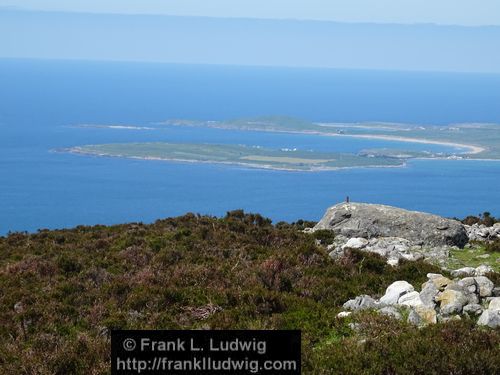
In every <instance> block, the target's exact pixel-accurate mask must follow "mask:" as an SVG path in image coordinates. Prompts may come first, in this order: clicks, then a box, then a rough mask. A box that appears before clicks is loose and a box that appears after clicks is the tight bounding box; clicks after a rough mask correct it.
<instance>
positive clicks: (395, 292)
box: [380, 281, 414, 305]
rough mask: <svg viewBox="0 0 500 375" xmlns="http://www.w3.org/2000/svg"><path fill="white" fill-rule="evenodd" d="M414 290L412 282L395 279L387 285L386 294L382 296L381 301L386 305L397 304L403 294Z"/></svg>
mask: <svg viewBox="0 0 500 375" xmlns="http://www.w3.org/2000/svg"><path fill="white" fill-rule="evenodd" d="M413 291H414V288H413V285H411V284H410V283H408V282H406V281H395V282H393V283H392V284H391V285H389V286H388V287H387V289H386V290H385V294H384V295H383V297H382V298H380V303H381V304H384V305H395V304H397V303H398V300H399V298H400V297H401V296H402V295H403V294H406V293H409V292H413Z"/></svg>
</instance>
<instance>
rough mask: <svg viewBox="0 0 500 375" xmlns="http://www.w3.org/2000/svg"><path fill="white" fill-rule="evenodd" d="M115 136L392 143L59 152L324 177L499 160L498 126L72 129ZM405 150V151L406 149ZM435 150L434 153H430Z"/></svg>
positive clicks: (257, 121) (271, 120) (238, 123)
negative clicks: (200, 134) (230, 133)
mask: <svg viewBox="0 0 500 375" xmlns="http://www.w3.org/2000/svg"><path fill="white" fill-rule="evenodd" d="M75 127H80V128H92V129H102V128H106V129H114V130H118V129H119V130H128V131H134V130H141V131H148V130H154V131H159V130H162V129H163V130H166V129H167V127H198V128H216V129H226V130H238V131H254V132H274V133H294V134H306V135H314V136H318V137H351V138H364V139H373V140H386V141H396V142H397V143H396V142H395V144H394V147H390V145H389V146H387V147H384V148H366V149H363V150H360V151H357V152H355V153H354V152H352V153H346V152H343V153H342V152H320V151H315V150H300V149H296V148H280V149H271V148H264V147H260V146H251V145H234V144H230V145H229V144H205V143H202V144H200V143H167V142H142V143H137V142H136V143H108V144H93V145H82V146H75V147H70V148H65V149H60V150H58V151H64V152H71V153H74V154H80V155H92V156H102V157H122V158H134V159H144V160H163V161H175V162H196V163H219V164H231V165H238V166H244V167H249V168H264V169H275V170H287V171H328V170H337V169H342V168H367V167H370V168H373V167H401V166H404V165H406V162H407V161H408V160H410V159H460V160H462V159H467V160H500V126H499V125H495V124H479V123H478V124H454V125H447V126H432V125H411V124H397V123H381V122H373V123H314V122H310V121H305V120H301V119H296V118H292V117H286V116H266V117H257V118H248V119H235V120H226V121H199V120H182V119H173V120H167V121H163V122H158V123H154V124H149V125H148V126H147V127H145V126H135V125H127V126H123V125H116V124H113V125H89V124H85V125H75ZM412 143H413V144H415V143H416V144H428V145H440V146H446V149H445V150H446V151H430V150H418V149H415V148H414V147H410V146H411V144H412ZM406 147H407V148H406ZM434 148H435V147H434Z"/></svg>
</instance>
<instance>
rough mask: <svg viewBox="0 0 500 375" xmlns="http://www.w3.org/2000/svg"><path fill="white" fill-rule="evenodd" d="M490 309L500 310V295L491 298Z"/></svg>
mask: <svg viewBox="0 0 500 375" xmlns="http://www.w3.org/2000/svg"><path fill="white" fill-rule="evenodd" d="M488 310H500V297H494V298H492V299H491V300H490V303H489V304H488Z"/></svg>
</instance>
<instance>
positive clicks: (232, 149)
mask: <svg viewBox="0 0 500 375" xmlns="http://www.w3.org/2000/svg"><path fill="white" fill-rule="evenodd" d="M65 151H69V152H72V153H76V154H83V155H94V156H107V157H122V158H133V159H145V160H169V161H177V162H197V163H221V164H233V165H240V166H245V167H252V168H265V169H277V170H289V171H319V170H335V169H340V168H351V167H391V166H392V167H396V166H401V165H403V164H404V160H400V159H398V158H388V157H365V156H361V155H355V154H345V153H326V152H314V151H299V150H294V149H291V150H289V149H279V150H274V149H269V148H263V147H251V146H244V145H216V144H189V143H188V144H180V143H164V142H149V143H115V144H101V145H86V146H78V147H72V148H70V149H66V150H65Z"/></svg>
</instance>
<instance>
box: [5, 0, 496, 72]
mask: <svg viewBox="0 0 500 375" xmlns="http://www.w3.org/2000/svg"><path fill="white" fill-rule="evenodd" d="M483 2H484V4H483ZM230 3H231V4H233V5H232V6H229V5H228V4H230ZM235 3H237V4H238V6H237V7H236V6H234V4H235ZM354 3H356V4H361V3H365V4H368V3H370V4H372V5H371V6H370V7H365V8H358V12H355V9H354V8H353V5H352V4H354ZM388 3H391V4H394V3H395V2H394V1H392V0H380V1H374V0H370V1H368V0H350V2H349V3H347V2H340V1H335V0H328V1H325V0H308V1H307V2H306V1H296V0H287V1H286V4H288V6H284V4H285V2H284V1H282V0H274V1H273V0H268V1H266V2H264V1H262V0H253V1H252V2H248V1H246V0H238V1H235V0H234V1H228V0H210V1H203V2H202V1H193V0H182V1H153V0H143V1H130V0H120V1H106V2H98V1H96V0H86V1H75V0H73V1H67V2H63V1H60V0H54V1H30V0H16V1H15V2H13V1H12V0H0V58H2V57H3V58H42V59H78V60H104V61H106V60H113V61H116V60H119V61H145V62H167V63H188V64H227V65H257V66H291V67H322V68H325V67H326V68H352V69H383V70H417V71H448V72H480V73H500V48H499V46H500V22H497V21H498V20H497V21H495V17H496V18H498V17H499V16H500V9H497V10H498V11H497V12H491V14H489V15H488V14H484V9H487V8H488V6H490V9H494V8H495V7H497V8H498V7H500V5H496V4H493V3H492V2H490V1H489V0H481V4H482V5H481V11H478V10H477V9H476V8H477V7H476V8H474V7H472V8H471V6H470V4H472V2H463V1H460V0H454V1H447V0H440V1H435V3H439V4H440V5H439V7H438V6H434V7H433V6H431V5H430V4H431V2H430V1H426V0H420V1H419V3H420V4H421V5H420V7H419V9H420V13H418V12H410V11H409V9H411V8H408V9H406V8H405V9H402V7H401V6H400V5H398V6H394V7H392V8H383V6H384V5H387V4H388ZM398 3H404V4H406V5H407V6H410V5H411V4H414V3H416V2H414V1H413V0H398ZM452 3H453V4H455V7H452V6H451V4H452ZM496 3H498V4H500V1H496ZM14 4H15V7H14V6H13V5H14ZM207 4H210V6H208V5H207ZM250 4H254V5H253V6H250ZM304 4H307V7H306V6H305V5H304ZM313 4H316V6H313ZM321 4H322V5H323V7H322V6H320V5H321ZM340 4H343V5H342V6H340ZM346 4H351V5H346ZM373 4H377V5H376V6H375V5H373ZM423 4H427V5H426V6H424V5H423ZM446 4H448V12H445V11H444V8H443V9H441V8H442V7H444V6H445V5H446ZM476 4H477V3H476ZM488 4H490V5H488ZM195 5H198V6H195ZM280 5H281V6H280ZM34 8H36V9H37V10H34ZM434 8H435V12H431V10H432V9H434ZM20 9H23V10H20ZM29 9H31V10H29ZM466 9H472V10H474V9H475V10H476V11H475V12H474V11H472V10H471V13H470V14H469V17H466V16H468V15H467V14H466V12H465V10H466ZM361 10H362V11H361ZM458 10H462V11H461V12H459V11H458ZM89 12H90V13H89ZM167 13H168V14H173V16H167V15H165V14H167ZM180 15H184V16H180ZM193 15H194V16H195V17H194V16H193ZM206 16H210V17H206ZM237 16H246V18H245V19H242V18H234V17H237ZM431 16H432V17H431ZM216 17H219V18H216ZM488 17H489V18H488ZM262 18H265V19H262ZM309 18H311V19H314V18H324V19H327V21H318V20H306V19H309ZM431 18H432V19H431ZM459 18H461V19H462V22H458V21H459ZM362 20H365V21H371V23H356V22H354V21H362ZM390 20H392V21H393V22H395V23H385V22H384V21H390ZM334 21H343V22H334ZM347 21H349V22H347ZM422 22H427V23H422ZM455 23H462V26H453V25H451V24H455ZM476 23H477V24H481V25H482V24H483V23H484V24H490V23H495V24H497V26H484V25H483V26H471V25H472V24H476Z"/></svg>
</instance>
